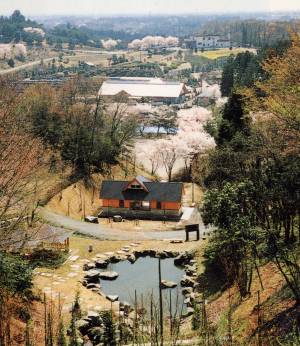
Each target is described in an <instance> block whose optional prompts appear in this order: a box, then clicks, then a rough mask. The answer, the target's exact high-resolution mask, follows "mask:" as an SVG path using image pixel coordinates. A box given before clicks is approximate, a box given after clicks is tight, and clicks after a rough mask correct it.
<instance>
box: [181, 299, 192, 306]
mask: <svg viewBox="0 0 300 346" xmlns="http://www.w3.org/2000/svg"><path fill="white" fill-rule="evenodd" d="M183 302H184V304H186V305H187V306H190V305H191V298H186V299H185V300H184V301H183Z"/></svg>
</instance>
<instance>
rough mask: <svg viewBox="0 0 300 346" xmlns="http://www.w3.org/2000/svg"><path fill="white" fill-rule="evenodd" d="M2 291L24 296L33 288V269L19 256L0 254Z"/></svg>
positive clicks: (0, 287)
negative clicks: (6, 290) (5, 290)
mask: <svg viewBox="0 0 300 346" xmlns="http://www.w3.org/2000/svg"><path fill="white" fill-rule="evenodd" d="M0 272H1V280H0V289H8V290H9V291H11V292H12V293H19V294H24V293H25V291H26V290H28V289H30V288H31V286H32V269H31V268H30V266H29V265H28V262H27V261H24V260H23V259H21V258H20V257H18V256H13V255H10V254H7V253H5V252H0Z"/></svg>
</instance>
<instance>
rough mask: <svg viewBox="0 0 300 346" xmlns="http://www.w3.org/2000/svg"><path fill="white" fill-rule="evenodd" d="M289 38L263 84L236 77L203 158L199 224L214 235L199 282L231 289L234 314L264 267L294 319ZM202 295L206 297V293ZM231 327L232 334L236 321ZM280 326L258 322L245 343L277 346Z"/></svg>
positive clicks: (295, 84)
mask: <svg viewBox="0 0 300 346" xmlns="http://www.w3.org/2000/svg"><path fill="white" fill-rule="evenodd" d="M292 37H293V42H292V45H291V47H290V48H288V49H287V50H286V51H285V52H284V53H283V54H282V55H275V56H271V57H269V58H267V59H266V60H264V61H262V63H261V65H260V66H261V73H262V74H263V75H264V78H254V80H253V82H252V83H250V84H248V85H247V83H241V82H240V80H239V79H238V78H237V79H233V80H232V81H231V82H232V88H231V89H229V90H228V95H229V98H228V102H227V104H226V105H225V107H224V109H223V111H222V112H221V118H220V116H218V117H217V118H216V125H215V126H216V128H217V132H216V133H214V136H215V140H216V142H217V147H216V150H214V151H213V152H211V153H210V155H209V157H208V162H207V167H206V176H205V179H204V186H205V187H206V188H207V192H206V193H205V198H204V203H203V208H202V215H203V218H204V222H205V223H207V224H213V225H215V226H216V229H217V230H216V234H215V236H214V237H213V238H212V239H211V240H210V242H209V245H208V247H207V248H206V250H205V257H206V265H205V272H204V276H203V279H204V280H208V286H210V285H212V283H213V282H212V281H213V280H216V277H217V276H218V278H219V285H220V286H219V289H220V290H221V291H222V290H226V289H228V288H229V287H236V290H237V291H236V293H235V294H236V295H238V297H239V298H232V299H233V301H235V303H232V304H233V305H231V306H230V305H229V309H231V310H230V312H229V314H232V315H233V314H234V312H235V310H237V309H238V307H239V305H242V306H243V302H244V301H245V304H246V301H247V300H248V299H249V297H251V296H253V295H254V294H256V291H254V289H253V287H252V285H253V282H254V278H256V279H255V280H256V282H257V283H256V284H255V286H256V290H257V289H258V290H259V291H260V292H261V294H263V292H264V289H265V285H266V284H267V283H266V282H265V281H264V278H265V277H266V274H265V266H266V265H269V264H272V266H271V267H269V270H274V275H275V272H276V273H277V272H278V273H279V274H280V275H281V278H282V280H283V282H284V284H283V285H282V286H281V291H280V292H281V293H279V294H280V296H281V303H282V304H283V302H284V301H290V302H292V307H291V308H290V309H287V311H285V312H284V311H283V312H282V315H284V314H285V313H286V314H288V313H291V312H292V311H293V314H294V315H297V314H299V303H300V257H299V256H300V248H299V244H300V227H299V219H300V214H299V213H300V209H299V189H300V185H299V182H300V176H299V172H300V161H299V157H300V156H299V149H300V142H299V139H300V137H299V130H300V118H299V114H300V108H299V105H300V93H299V82H300V80H299V76H300V65H299V61H300V60H299V57H300V37H299V34H293V35H292ZM244 58H245V57H244ZM249 58H250V56H249ZM252 59H255V57H252ZM239 61H240V58H239V57H237V58H236V59H235V61H234V62H233V63H235V64H236V65H237V66H239ZM224 71H225V70H224ZM243 71H245V70H241V73H243ZM225 81H226V78H224V82H225ZM247 86H250V88H247ZM195 175H196V177H197V171H196V172H195ZM271 268H273V269H271ZM213 272H215V273H214V274H213V276H211V275H212V273H213ZM263 272H264V274H262V273H263ZM205 273H206V274H205ZM209 273H211V274H210V276H209ZM206 275H208V276H207V277H206ZM270 275H272V274H270ZM276 275H277V274H276ZM205 278H206V279H205ZM205 292H206V294H208V295H210V294H211V292H210V291H209V289H208V290H205ZM283 292H284V293H283ZM235 299H237V300H235ZM270 299H271V298H270ZM212 301H213V299H212ZM229 304H230V303H229ZM258 304H261V305H259V306H258V307H257V306H256V307H253V309H264V306H265V307H266V306H267V302H262V301H261V302H258ZM207 309H209V305H208V307H207ZM249 317H250V316H249ZM273 317H274V316H273ZM229 318H230V315H229V317H228V319H229ZM258 318H259V317H258ZM228 321H229V320H228ZM244 322H245V321H244ZM228 323H230V322H228ZM232 323H234V325H235V328H238V325H239V324H240V323H242V321H240V323H239V322H238V321H234V322H232ZM282 323H284V324H285V327H284V328H285V329H287V330H286V332H285V333H287V334H289V333H291V335H290V336H289V337H288V338H290V341H289V342H290V344H291V345H296V344H297V343H298V342H299V339H298V336H297V335H298V334H297V332H295V330H297V328H299V320H285V319H284V318H283V319H282ZM281 327H282V326H280V321H279V320H276V317H274V320H272V321H271V320H268V319H267V318H266V320H264V321H262V320H259V322H258V325H257V328H256V329H255V330H253V329H252V334H251V336H250V335H248V337H249V339H248V341H245V339H244V341H243V344H244V343H245V344H256V343H255V341H254V340H257V338H259V340H260V341H258V345H269V344H270V345H277V342H279V340H280V338H282V341H283V339H285V342H287V340H286V338H287V336H286V335H277V336H276V337H274V330H273V331H272V328H278V330H279V329H280V328H281ZM228 328H230V326H229V327H228ZM245 328H246V329H247V328H248V327H247V326H246V327H245ZM229 333H230V338H232V340H236V339H235V338H239V337H240V334H241V333H240V332H238V331H237V330H236V329H231V330H230V332H229ZM235 333H236V334H235ZM293 333H296V334H293ZM275 334H276V333H275ZM238 335H239V337H238ZM244 338H245V335H244ZM236 342H237V341H236ZM233 344H236V343H235V342H234V341H233ZM284 344H285V343H284Z"/></svg>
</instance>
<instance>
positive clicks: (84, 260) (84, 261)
mask: <svg viewBox="0 0 300 346" xmlns="http://www.w3.org/2000/svg"><path fill="white" fill-rule="evenodd" d="M89 261H90V260H88V259H86V258H83V259H81V260H79V262H82V263H88V262H89Z"/></svg>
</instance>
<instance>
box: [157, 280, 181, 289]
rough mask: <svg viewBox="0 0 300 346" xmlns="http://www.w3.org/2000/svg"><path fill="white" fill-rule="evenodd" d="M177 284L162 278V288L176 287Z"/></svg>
mask: <svg viewBox="0 0 300 346" xmlns="http://www.w3.org/2000/svg"><path fill="white" fill-rule="evenodd" d="M176 286H177V283H176V282H173V281H167V280H161V288H163V289H164V288H175V287H176Z"/></svg>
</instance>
